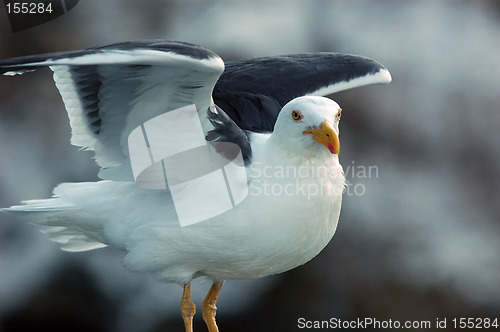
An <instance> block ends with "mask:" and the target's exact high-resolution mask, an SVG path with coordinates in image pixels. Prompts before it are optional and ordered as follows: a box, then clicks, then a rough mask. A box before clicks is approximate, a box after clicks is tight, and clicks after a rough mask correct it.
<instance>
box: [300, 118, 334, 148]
mask: <svg viewBox="0 0 500 332" xmlns="http://www.w3.org/2000/svg"><path fill="white" fill-rule="evenodd" d="M302 133H303V134H304V135H305V134H311V135H312V136H313V138H314V140H315V141H316V142H318V143H319V144H321V145H324V146H325V147H326V148H327V149H328V150H329V151H330V152H331V153H332V154H337V155H338V154H339V151H340V142H339V137H338V136H337V134H336V133H335V130H334V129H333V126H332V124H331V123H330V122H329V121H326V120H325V121H323V122H322V123H321V124H320V126H319V128H309V129H306V130H304V131H303V132H302Z"/></svg>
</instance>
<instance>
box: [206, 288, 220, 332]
mask: <svg viewBox="0 0 500 332" xmlns="http://www.w3.org/2000/svg"><path fill="white" fill-rule="evenodd" d="M222 285H224V281H222V282H214V283H213V285H212V287H210V290H209V291H208V294H207V296H206V297H205V299H204V300H203V303H202V306H201V311H202V313H203V320H204V321H205V324H207V327H208V331H209V332H219V329H218V328H217V324H216V323H215V313H216V312H217V307H216V306H215V304H216V303H217V297H218V296H219V293H220V290H221V288H222Z"/></svg>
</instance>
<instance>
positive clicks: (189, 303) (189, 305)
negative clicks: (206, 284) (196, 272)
mask: <svg viewBox="0 0 500 332" xmlns="http://www.w3.org/2000/svg"><path fill="white" fill-rule="evenodd" d="M181 313H182V319H184V328H185V329H186V332H193V317H194V314H195V313H196V306H195V305H194V303H193V300H191V284H190V283H187V284H185V285H184V292H183V293H182V301H181Z"/></svg>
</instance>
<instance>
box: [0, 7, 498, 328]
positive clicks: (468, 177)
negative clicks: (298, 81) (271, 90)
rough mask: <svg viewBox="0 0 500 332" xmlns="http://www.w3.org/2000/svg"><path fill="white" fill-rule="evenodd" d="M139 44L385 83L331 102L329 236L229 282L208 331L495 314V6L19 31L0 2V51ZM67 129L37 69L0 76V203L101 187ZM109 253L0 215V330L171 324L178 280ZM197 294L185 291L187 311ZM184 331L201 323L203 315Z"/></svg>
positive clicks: (131, 19)
mask: <svg viewBox="0 0 500 332" xmlns="http://www.w3.org/2000/svg"><path fill="white" fill-rule="evenodd" d="M151 38H165V39H173V40H184V41H190V42H194V43H198V44H201V45H203V46H205V47H207V48H209V49H211V50H213V51H215V52H216V53H218V54H219V55H221V57H222V58H223V59H225V60H230V59H236V58H247V57H254V56H266V55H277V54H287V53H300V52H316V51H336V52H343V53H353V54H358V55H364V56H368V57H371V58H373V59H375V60H377V61H379V62H381V63H383V64H384V65H386V66H387V67H388V69H389V70H390V71H391V73H392V76H393V82H392V83H391V84H390V85H388V86H371V87H364V88H359V89H355V90H352V91H346V92H342V93H338V94H336V95H334V96H332V98H334V99H335V100H336V101H337V102H338V103H339V104H340V105H341V107H342V108H343V109H344V112H343V117H342V123H341V142H342V154H341V156H340V159H341V162H342V164H343V165H344V169H345V170H349V172H350V173H348V174H347V177H348V181H349V187H348V190H347V192H346V194H345V196H344V205H343V208H342V214H341V218H340V224H339V227H338V229H337V233H336V235H335V237H334V238H333V240H332V242H331V243H330V244H329V245H328V246H327V248H326V249H325V250H324V251H323V252H322V253H321V254H320V255H319V256H318V257H316V258H315V259H314V260H313V261H311V262H310V263H308V264H306V265H304V266H302V267H299V268H297V269H295V270H293V271H290V272H288V273H285V274H282V275H279V276H274V277H268V278H264V279H261V280H252V281H228V282H227V283H226V285H225V286H224V289H223V291H222V293H221V297H220V300H219V303H218V307H219V309H220V310H219V313H218V315H217V317H218V321H219V327H220V329H221V331H224V332H229V331H295V330H299V328H298V324H297V323H298V319H299V318H301V317H302V318H305V319H307V320H329V319H330V318H338V319H342V320H355V319H358V318H360V319H364V318H375V319H378V320H389V319H391V320H392V321H395V320H398V321H401V322H404V321H407V320H411V321H414V320H418V321H430V322H432V323H433V327H435V326H434V325H435V321H436V319H440V320H443V319H445V318H447V323H448V324H447V329H448V330H452V329H453V324H452V319H453V318H461V317H489V318H495V317H496V318H498V319H499V320H500V314H499V313H500V241H499V238H500V220H499V219H500V218H499V216H500V195H499V194H500V192H499V188H500V177H499V176H498V174H497V173H498V170H499V169H500V131H499V128H500V112H499V111H500V109H499V108H500V106H499V105H500V84H499V83H500V5H499V2H498V1H481V0H475V1H458V0H457V1H452V0H448V1H445V0H433V1H418V2H417V1H412V2H406V1H405V2H403V1H398V0H381V1H367V0H365V1H358V0H355V1H349V2H348V1H328V0H310V1H297V0H294V1H252V2H250V1H247V2H243V1H229V0H228V1H215V0H214V1H189V2H188V1H181V0H178V1H135V0H120V1H118V0H113V1H81V2H80V3H79V4H78V5H77V6H76V7H75V8H74V9H73V10H72V11H70V12H69V13H68V14H66V15H64V16H62V17H59V18H58V19H56V20H54V21H51V22H48V23H46V24H44V25H41V26H38V27H35V28H32V29H29V30H25V31H21V32H17V33H12V32H11V30H10V27H9V25H8V20H7V16H6V13H5V8H4V7H3V6H0V58H7V57H13V56H22V55H28V54H36V53H44V52H55V51H65V50H75V49H82V48H87V47H92V46H97V45H105V44H109V43H113V42H119V41H126V40H136V39H151ZM292 79H293V78H292ZM69 137H70V128H69V123H68V121H67V116H66V114H65V110H64V105H63V103H62V101H61V99H60V96H59V94H58V91H57V89H56V88H55V86H54V85H53V83H52V80H51V72H50V71H49V70H48V69H45V70H40V71H38V72H35V73H29V74H25V75H23V76H15V77H0V207H8V206H10V205H13V204H17V203H19V202H20V201H22V200H26V199H35V198H47V197H49V196H50V195H51V191H52V188H53V187H54V186H55V185H57V184H58V183H60V182H68V181H95V180H97V176H96V173H97V167H96V166H95V165H94V163H93V161H92V159H91V157H92V154H91V153H90V152H82V151H78V148H76V147H73V146H71V145H70V144H69ZM369 169H370V170H371V172H368V170H369ZM121 257H122V253H120V252H117V251H114V250H112V249H100V250H97V251H92V252H86V253H78V254H70V253H66V252H62V251H60V250H59V249H58V247H57V245H56V244H54V243H52V242H50V241H49V240H48V238H47V237H46V236H44V235H43V234H40V233H39V232H38V231H37V229H36V228H34V227H32V226H31V225H28V224H27V223H25V222H24V221H23V220H22V219H21V218H17V217H12V216H10V215H6V214H0V331H7V332H13V331H35V330H36V331H69V330H71V331H125V332H127V331H140V332H142V331H144V332H153V331H183V325H182V319H181V317H180V311H179V303H180V298H181V291H182V290H181V287H179V286H177V285H163V284H159V283H157V282H156V281H154V280H153V279H152V278H151V277H150V276H148V275H140V274H134V273H131V272H129V271H127V270H125V269H124V268H123V267H122V266H121V263H120V258H121ZM208 287H209V285H208V284H203V283H200V282H195V283H194V285H193V290H194V300H195V302H196V303H197V304H201V300H202V298H203V296H204V294H205V293H206V291H207V290H208ZM499 323H500V322H499ZM195 330H196V331H205V330H206V328H205V326H204V324H203V322H202V321H201V312H199V313H198V315H197V319H196V321H195Z"/></svg>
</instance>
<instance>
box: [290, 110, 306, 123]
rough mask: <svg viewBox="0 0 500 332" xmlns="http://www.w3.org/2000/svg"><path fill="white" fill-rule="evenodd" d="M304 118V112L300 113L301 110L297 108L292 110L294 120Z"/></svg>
mask: <svg viewBox="0 0 500 332" xmlns="http://www.w3.org/2000/svg"><path fill="white" fill-rule="evenodd" d="M303 118H304V116H303V115H302V114H300V112H299V111H297V110H293V111H292V119H293V121H300V120H302V119H303Z"/></svg>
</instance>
